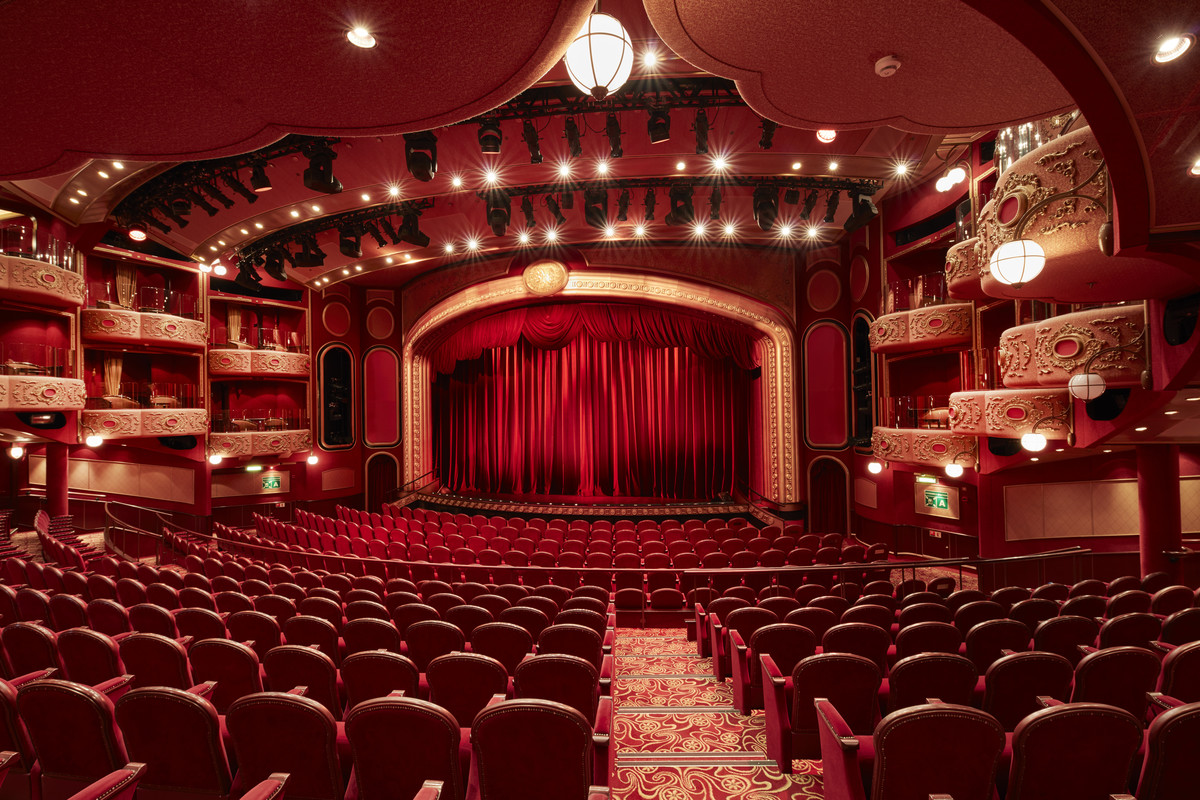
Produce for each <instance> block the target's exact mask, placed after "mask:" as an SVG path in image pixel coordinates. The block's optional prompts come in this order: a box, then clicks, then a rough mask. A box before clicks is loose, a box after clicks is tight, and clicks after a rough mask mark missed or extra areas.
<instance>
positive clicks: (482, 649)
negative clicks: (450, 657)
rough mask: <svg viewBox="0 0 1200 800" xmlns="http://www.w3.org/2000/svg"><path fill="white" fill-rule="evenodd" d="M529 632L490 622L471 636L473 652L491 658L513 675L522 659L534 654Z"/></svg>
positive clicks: (509, 624) (516, 626)
mask: <svg viewBox="0 0 1200 800" xmlns="http://www.w3.org/2000/svg"><path fill="white" fill-rule="evenodd" d="M533 641H534V640H533V637H532V636H530V635H529V631H527V630H525V629H524V628H522V627H521V626H519V625H514V624H512V623H511V622H489V623H487V624H485V625H480V626H479V627H478V628H476V629H475V631H474V632H473V633H472V634H471V650H472V652H475V653H482V654H483V655H485V656H491V657H492V658H494V659H496V660H497V661H499V662H500V663H501V664H503V665H504V668H505V669H506V670H508V674H509V675H512V674H513V673H514V672H515V671H516V669H517V664H519V663H521V659H523V658H525V656H527V655H529V654H530V653H532V652H533Z"/></svg>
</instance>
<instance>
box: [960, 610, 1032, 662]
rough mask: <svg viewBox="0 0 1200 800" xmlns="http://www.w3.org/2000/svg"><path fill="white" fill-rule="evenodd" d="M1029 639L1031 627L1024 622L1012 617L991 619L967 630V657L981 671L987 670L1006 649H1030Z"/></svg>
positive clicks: (1016, 650) (1017, 650)
mask: <svg viewBox="0 0 1200 800" xmlns="http://www.w3.org/2000/svg"><path fill="white" fill-rule="evenodd" d="M960 630H961V628H960ZM1029 640H1030V633H1029V629H1028V628H1026V627H1025V625H1024V623H1021V622H1017V621H1016V620H1012V619H990V620H987V621H985V622H980V623H979V624H977V625H975V626H974V627H972V628H971V629H970V630H969V631H967V635H966V645H967V647H966V650H967V658H969V659H971V661H972V662H974V664H975V668H976V669H978V670H979V671H980V672H981V673H982V672H986V671H987V668H988V667H990V666H991V665H992V662H993V661H995V660H996V659H998V658H1000V656H1001V655H1002V653H1003V651H1004V650H1012V651H1015V652H1019V651H1022V650H1028V649H1029Z"/></svg>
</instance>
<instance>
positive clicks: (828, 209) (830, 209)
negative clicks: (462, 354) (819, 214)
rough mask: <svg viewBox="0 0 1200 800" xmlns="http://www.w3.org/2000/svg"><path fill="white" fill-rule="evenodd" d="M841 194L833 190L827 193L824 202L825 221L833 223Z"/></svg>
mask: <svg viewBox="0 0 1200 800" xmlns="http://www.w3.org/2000/svg"><path fill="white" fill-rule="evenodd" d="M841 196H842V193H841V192H839V191H838V190H837V189H834V190H833V191H832V192H830V193H829V199H828V200H826V201H825V221H826V222H833V218H834V216H835V215H836V214H837V210H838V201H839V200H840V199H841Z"/></svg>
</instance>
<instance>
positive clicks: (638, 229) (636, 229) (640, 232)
mask: <svg viewBox="0 0 1200 800" xmlns="http://www.w3.org/2000/svg"><path fill="white" fill-rule="evenodd" d="M633 235H634V236H645V235H646V226H645V225H634V226H633Z"/></svg>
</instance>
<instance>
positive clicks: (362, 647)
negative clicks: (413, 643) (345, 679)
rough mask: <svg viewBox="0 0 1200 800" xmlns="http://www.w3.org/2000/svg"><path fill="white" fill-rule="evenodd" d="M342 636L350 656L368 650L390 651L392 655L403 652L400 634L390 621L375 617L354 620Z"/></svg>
mask: <svg viewBox="0 0 1200 800" xmlns="http://www.w3.org/2000/svg"><path fill="white" fill-rule="evenodd" d="M342 636H343V638H344V639H345V642H346V653H347V654H348V655H349V654H353V653H363V652H366V651H367V650H388V651H390V652H392V653H400V652H402V651H403V648H402V644H403V641H402V640H401V639H400V634H399V632H397V631H396V626H395V625H393V624H392V623H391V622H390V621H389V620H382V619H375V618H374V617H363V618H362V619H352V620H350V621H349V622H347V623H346V627H344V628H342Z"/></svg>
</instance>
